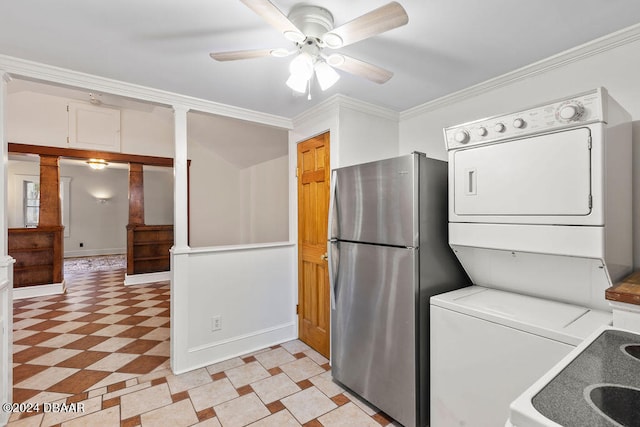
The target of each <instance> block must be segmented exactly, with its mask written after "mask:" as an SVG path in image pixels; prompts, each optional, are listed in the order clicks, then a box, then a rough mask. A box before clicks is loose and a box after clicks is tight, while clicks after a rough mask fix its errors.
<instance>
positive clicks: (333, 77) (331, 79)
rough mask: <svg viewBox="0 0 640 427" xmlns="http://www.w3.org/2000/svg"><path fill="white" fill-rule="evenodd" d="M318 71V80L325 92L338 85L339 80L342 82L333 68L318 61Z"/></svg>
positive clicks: (316, 66) (316, 68) (316, 67)
mask: <svg viewBox="0 0 640 427" xmlns="http://www.w3.org/2000/svg"><path fill="white" fill-rule="evenodd" d="M314 68H315V70H316V78H317V79H318V84H319V85H320V89H322V90H323V91H325V90H327V89H329V88H330V87H331V86H333V85H334V84H336V82H337V81H338V80H340V74H338V73H337V72H336V70H334V69H333V68H331V67H330V66H329V65H328V64H327V63H326V62H324V61H318V62H316V65H315V67H314Z"/></svg>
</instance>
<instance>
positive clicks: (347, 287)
mask: <svg viewBox="0 0 640 427" xmlns="http://www.w3.org/2000/svg"><path fill="white" fill-rule="evenodd" d="M331 192H332V195H331V199H330V200H331V201H330V213H329V221H330V223H329V244H328V250H329V258H330V259H329V261H330V262H329V275H330V283H331V308H332V310H331V322H332V324H331V330H332V334H331V367H332V373H333V378H334V379H335V380H337V381H338V382H339V383H341V384H343V385H344V386H346V387H347V388H349V389H351V390H352V391H354V392H355V393H357V394H358V395H360V396H362V397H363V398H364V399H366V400H367V401H369V402H370V403H372V404H373V405H375V406H376V407H378V408H379V409H380V410H382V411H384V412H385V413H387V414H388V415H389V416H391V417H393V418H394V419H395V420H397V421H398V422H400V423H401V424H403V425H404V426H406V427H414V426H421V427H422V426H426V425H428V423H429V298H430V297H431V296H432V295H435V294H439V293H443V292H447V291H450V290H453V289H456V288H460V287H462V286H466V285H467V284H469V279H468V278H467V276H466V274H465V273H464V271H463V270H462V267H461V266H460V264H459V263H458V261H457V259H456V258H455V256H454V254H453V252H452V251H451V249H450V248H449V245H448V241H447V228H448V222H447V164H446V162H443V161H440V160H435V159H429V158H427V157H426V156H425V155H424V154H421V153H413V154H410V155H406V156H402V157H397V158H393V159H387V160H382V161H378V162H372V163H366V164H362V165H357V166H350V167H345V168H340V169H336V170H334V171H333V174H332V190H331Z"/></svg>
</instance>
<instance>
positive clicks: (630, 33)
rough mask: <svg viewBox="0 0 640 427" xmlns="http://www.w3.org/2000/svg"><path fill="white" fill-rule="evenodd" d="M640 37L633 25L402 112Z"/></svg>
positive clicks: (405, 115)
mask: <svg viewBox="0 0 640 427" xmlns="http://www.w3.org/2000/svg"><path fill="white" fill-rule="evenodd" d="M637 40H640V24H636V25H632V26H630V27H627V28H624V29H622V30H620V31H616V32H614V33H611V34H608V35H606V36H603V37H600V38H598V39H595V40H592V41H590V42H587V43H584V44H582V45H580V46H577V47H574V48H571V49H568V50H565V51H564V52H561V53H559V54H557V55H553V56H550V57H549V58H546V59H543V60H541V61H538V62H534V63H533V64H529V65H526V66H524V67H522V68H519V69H517V70H514V71H511V72H508V73H506V74H503V75H501V76H498V77H495V78H492V79H490V80H487V81H484V82H482V83H478V84H476V85H473V86H470V87H468V88H466V89H462V90H459V91H457V92H453V93H450V94H448V95H445V96H443V97H440V98H437V99H434V100H433V101H429V102H426V103H424V104H421V105H418V106H416V107H413V108H410V109H408V110H405V111H402V112H401V113H400V120H407V119H411V118H413V117H416V116H419V115H421V114H425V113H428V112H430V111H433V110H436V109H438V108H442V107H445V106H447V105H451V104H455V103H458V102H461V101H464V100H465V99H469V98H473V97H475V96H478V95H481V94H483V93H486V92H489V91H491V90H494V89H498V88H500V87H503V86H507V85H509V84H512V83H515V82H518V81H520V80H525V79H528V78H530V77H533V76H536V75H538V74H542V73H545V72H548V71H550V70H553V69H555V68H560V67H563V66H565V65H568V64H571V63H573V62H577V61H581V60H583V59H585V58H588V57H590V56H594V55H598V54H600V53H602V52H606V51H608V50H612V49H615V48H617V47H620V46H624V45H626V44H629V43H633V42H635V41H637Z"/></svg>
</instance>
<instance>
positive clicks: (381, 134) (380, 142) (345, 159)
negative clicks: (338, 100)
mask: <svg viewBox="0 0 640 427" xmlns="http://www.w3.org/2000/svg"><path fill="white" fill-rule="evenodd" d="M339 123H340V124H339V132H340V141H341V144H340V146H339V159H340V161H339V163H338V164H337V165H332V168H335V167H338V166H340V167H342V166H350V165H355V164H359V163H365V162H372V161H375V160H380V159H386V158H389V157H395V156H397V155H398V132H399V130H398V118H397V116H396V114H395V113H391V112H382V111H375V112H373V113H372V112H367V111H360V110H358V109H357V108H354V107H353V106H341V108H340V118H339Z"/></svg>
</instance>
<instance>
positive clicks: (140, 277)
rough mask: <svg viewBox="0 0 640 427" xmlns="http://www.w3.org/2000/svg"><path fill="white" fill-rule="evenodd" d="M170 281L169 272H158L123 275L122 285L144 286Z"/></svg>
mask: <svg viewBox="0 0 640 427" xmlns="http://www.w3.org/2000/svg"><path fill="white" fill-rule="evenodd" d="M168 280H171V271H159V272H157V273H143V274H125V275H124V285H125V286H132V285H144V284H147V283H155V282H164V281H168Z"/></svg>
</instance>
